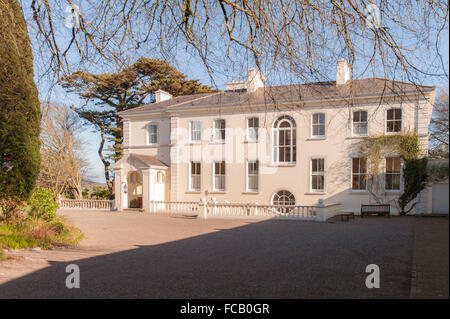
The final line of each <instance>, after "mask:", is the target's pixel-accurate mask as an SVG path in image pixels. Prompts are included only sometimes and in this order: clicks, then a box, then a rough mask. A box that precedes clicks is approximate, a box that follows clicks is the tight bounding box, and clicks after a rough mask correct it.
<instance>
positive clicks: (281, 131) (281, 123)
mask: <svg viewBox="0 0 450 319" xmlns="http://www.w3.org/2000/svg"><path fill="white" fill-rule="evenodd" d="M272 138H273V140H272V145H273V162H274V163H285V164H287V163H295V161H296V160H297V155H296V153H297V150H296V144H297V143H296V128H295V121H294V119H293V118H292V117H290V116H287V115H284V116H281V117H279V118H278V119H277V120H276V121H275V122H274V123H273V134H272Z"/></svg>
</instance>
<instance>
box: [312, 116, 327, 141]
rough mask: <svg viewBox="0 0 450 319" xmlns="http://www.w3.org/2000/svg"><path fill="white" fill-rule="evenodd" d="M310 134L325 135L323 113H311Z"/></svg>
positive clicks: (314, 135) (315, 135)
mask: <svg viewBox="0 0 450 319" xmlns="http://www.w3.org/2000/svg"><path fill="white" fill-rule="evenodd" d="M311 135H312V136H313V137H324V136H325V114H324V113H316V114H313V115H312V127H311Z"/></svg>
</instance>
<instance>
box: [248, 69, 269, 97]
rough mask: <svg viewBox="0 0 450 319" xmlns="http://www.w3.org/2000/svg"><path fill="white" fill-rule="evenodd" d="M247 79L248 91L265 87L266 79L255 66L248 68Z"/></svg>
mask: <svg viewBox="0 0 450 319" xmlns="http://www.w3.org/2000/svg"><path fill="white" fill-rule="evenodd" d="M247 76H248V80H247V92H250V93H252V92H256V91H257V90H258V89H259V88H262V87H264V81H265V80H266V79H265V78H264V77H263V76H262V75H261V72H259V71H258V70H257V69H255V68H250V69H248V73H247Z"/></svg>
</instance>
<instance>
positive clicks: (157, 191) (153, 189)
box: [150, 171, 166, 202]
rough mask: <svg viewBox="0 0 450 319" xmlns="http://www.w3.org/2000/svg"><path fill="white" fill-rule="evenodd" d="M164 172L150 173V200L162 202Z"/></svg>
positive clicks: (164, 180) (163, 198) (163, 197)
mask: <svg viewBox="0 0 450 319" xmlns="http://www.w3.org/2000/svg"><path fill="white" fill-rule="evenodd" d="M165 182H166V173H165V172H164V171H156V172H155V173H154V174H152V177H151V183H150V184H151V185H150V200H154V201H160V202H163V201H164V200H165V196H164V194H165Z"/></svg>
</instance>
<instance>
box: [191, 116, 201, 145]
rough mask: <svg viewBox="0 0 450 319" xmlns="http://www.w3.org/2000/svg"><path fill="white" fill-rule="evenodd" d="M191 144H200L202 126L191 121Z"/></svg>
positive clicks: (198, 122)
mask: <svg viewBox="0 0 450 319" xmlns="http://www.w3.org/2000/svg"><path fill="white" fill-rule="evenodd" d="M190 128H191V129H190V139H191V142H200V141H201V139H202V126H201V122H200V121H191V123H190Z"/></svg>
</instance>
